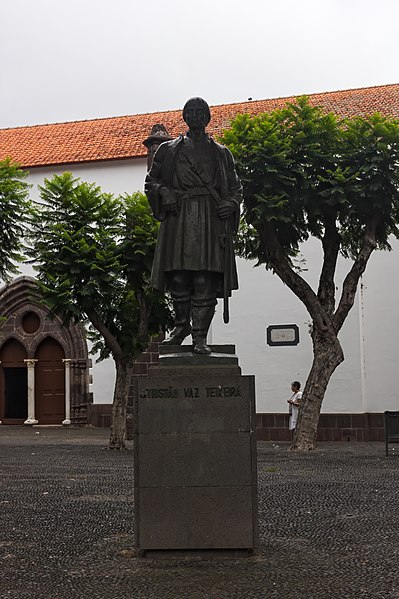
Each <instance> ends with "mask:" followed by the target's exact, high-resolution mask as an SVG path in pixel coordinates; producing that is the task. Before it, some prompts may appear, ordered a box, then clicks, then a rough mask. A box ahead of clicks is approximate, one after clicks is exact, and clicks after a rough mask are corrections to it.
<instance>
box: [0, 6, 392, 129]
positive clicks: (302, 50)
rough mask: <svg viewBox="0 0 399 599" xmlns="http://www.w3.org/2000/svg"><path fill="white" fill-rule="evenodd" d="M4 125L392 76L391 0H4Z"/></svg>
mask: <svg viewBox="0 0 399 599" xmlns="http://www.w3.org/2000/svg"><path fill="white" fill-rule="evenodd" d="M0 19H1V34H0V128H4V127H16V126H20V125H35V124H40V123H54V122H63V121H72V120H82V119H91V118H101V117H110V116H118V115H125V114H137V113H142V112H155V111H162V110H172V109H176V108H181V107H182V106H183V104H184V102H185V101H186V99H187V98H189V97H191V96H194V95H200V96H202V97H204V98H205V99H206V100H207V101H208V102H209V104H225V103H230V102H241V101H245V100H247V99H248V98H249V97H251V98H253V99H263V98H274V97H281V96H289V95H297V94H302V93H312V92H323V91H332V90H337V89H348V88H356V87H365V86H370V85H381V84H387V83H398V82H399V50H398V48H399V44H398V40H399V1H398V0H280V1H278V0H277V1H276V0H244V1H242V0H241V1H240V0H197V1H192V0H144V1H142V0H112V1H111V0H68V1H67V2H65V1H62V2H61V1H60V0H0Z"/></svg>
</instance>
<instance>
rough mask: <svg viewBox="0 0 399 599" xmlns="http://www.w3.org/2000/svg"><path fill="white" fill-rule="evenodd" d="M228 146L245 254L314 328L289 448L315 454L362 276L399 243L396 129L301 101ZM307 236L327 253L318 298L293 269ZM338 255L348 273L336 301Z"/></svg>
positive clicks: (235, 126) (250, 122)
mask: <svg viewBox="0 0 399 599" xmlns="http://www.w3.org/2000/svg"><path fill="white" fill-rule="evenodd" d="M223 142H224V143H225V144H226V145H228V146H229V147H230V149H231V151H232V152H233V154H234V156H235V158H236V160H237V164H238V170H239V174H240V177H241V180H242V182H243V186H244V204H245V206H244V217H245V221H244V223H243V224H242V227H241V231H240V234H239V239H238V248H239V252H240V254H241V255H242V256H244V257H246V258H255V259H256V260H257V261H258V264H265V266H266V268H268V269H272V270H273V272H274V273H276V274H277V275H278V276H279V277H280V279H281V280H282V281H283V282H284V283H285V284H286V285H287V286H288V287H289V288H290V289H291V290H292V291H293V293H295V295H296V296H297V297H298V298H299V299H300V300H301V301H302V302H303V303H304V305H305V307H306V308H307V310H308V312H309V314H310V316H311V319H312V327H311V337H312V342H313V363H312V366H311V369H310V372H309V375H308V378H307V381H306V385H305V388H304V393H303V402H302V407H301V410H300V415H299V420H298V424H297V428H296V431H295V434H294V439H293V444H292V448H293V449H300V450H305V449H312V448H314V447H315V443H316V436H317V426H318V421H319V415H320V409H321V405H322V401H323V398H324V394H325V391H326V388H327V385H328V382H329V380H330V378H331V376H332V374H333V372H334V371H335V369H336V368H337V366H338V365H339V364H340V363H341V362H342V361H343V359H344V354H343V350H342V347H341V344H340V342H339V339H338V335H339V332H340V330H341V328H342V326H343V324H344V322H345V319H346V317H347V316H348V313H349V311H350V310H351V308H352V306H353V303H354V300H355V295H356V289H357V286H358V282H359V280H360V277H361V276H362V274H363V273H364V271H365V268H366V266H367V262H368V260H369V258H370V256H371V254H372V252H373V251H374V250H376V249H380V250H389V249H390V243H389V239H390V236H394V237H399V234H398V222H399V121H398V120H395V119H390V118H386V117H383V116H381V115H379V114H374V115H372V116H368V117H364V118H363V117H357V118H353V119H350V120H339V119H338V118H337V116H335V115H333V114H325V113H323V112H322V110H321V109H319V108H317V107H312V106H311V105H310V104H309V102H308V100H307V99H306V98H299V99H298V101H297V103H296V104H287V106H286V107H285V108H284V109H282V110H276V111H274V112H271V113H267V114H262V115H259V116H256V117H250V116H249V115H239V116H238V117H237V118H236V119H235V120H234V121H233V122H232V125H231V129H230V130H228V131H226V132H225V133H224V136H223ZM310 236H314V237H316V238H318V239H319V240H320V242H321V249H322V253H323V262H322V267H321V272H320V277H319V283H318V288H317V289H312V288H311V287H310V285H309V284H308V283H307V282H306V280H305V279H304V278H303V277H302V276H301V273H300V272H299V271H298V268H296V267H295V266H296V265H295V257H297V256H298V253H299V249H300V246H301V244H302V243H303V242H305V241H306V240H307V239H308V238H309V237H310ZM339 254H342V255H343V256H344V257H346V258H349V259H350V260H351V263H350V264H351V266H350V268H349V269H348V272H347V274H346V276H345V279H344V282H343V285H342V291H341V293H340V297H336V290H337V285H336V280H335V277H336V267H337V260H338V256H339Z"/></svg>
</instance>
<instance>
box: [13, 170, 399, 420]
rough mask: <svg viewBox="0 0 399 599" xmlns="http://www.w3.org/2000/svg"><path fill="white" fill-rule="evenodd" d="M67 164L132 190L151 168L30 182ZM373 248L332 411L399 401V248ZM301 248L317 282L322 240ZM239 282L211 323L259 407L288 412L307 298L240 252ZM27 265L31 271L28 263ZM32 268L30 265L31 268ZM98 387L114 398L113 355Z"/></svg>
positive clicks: (305, 345)
mask: <svg viewBox="0 0 399 599" xmlns="http://www.w3.org/2000/svg"><path fill="white" fill-rule="evenodd" d="M66 170H69V171H71V172H73V173H74V175H75V176H77V177H80V178H81V179H82V180H84V181H88V182H96V183H97V184H98V185H100V186H101V187H102V189H103V190H104V191H108V192H113V193H124V192H128V193H131V192H133V191H137V190H142V189H143V182H144V177H145V172H146V161H145V159H140V160H126V161H113V162H103V163H93V164H88V165H79V166H62V167H56V168H52V169H43V168H40V169H32V170H31V173H30V176H29V182H30V183H32V184H33V185H34V188H33V190H32V196H33V197H37V185H38V184H41V183H42V182H43V179H44V177H51V176H52V174H53V173H60V172H64V171H66ZM394 248H395V249H394V251H393V252H391V253H386V252H380V253H375V254H374V255H373V256H372V257H371V259H370V262H369V265H368V267H367V272H366V274H365V276H364V278H363V290H362V293H358V295H357V298H356V302H355V305H354V307H353V309H352V311H351V313H350V315H349V317H348V319H347V321H346V322H345V324H344V326H343V329H342V331H341V334H340V340H341V343H342V345H343V349H344V353H345V361H344V363H343V364H341V365H340V366H339V367H338V369H337V370H336V372H335V373H334V375H333V377H332V379H331V382H330V385H329V388H328V390H327V394H326V397H325V401H324V405H323V411H324V412H330V413H345V412H348V413H349V412H365V411H371V412H373V411H374V412H381V411H383V410H385V409H391V410H393V409H399V394H398V393H397V389H396V388H397V383H396V374H397V370H398V368H397V364H398V355H399V352H398V349H397V346H398V342H397V339H399V318H398V308H397V303H398V300H397V298H398V297H399V277H398V276H397V275H398V267H397V264H398V250H399V244H398V243H397V242H395V243H394ZM302 251H303V255H304V257H305V258H306V267H307V268H308V271H307V272H305V273H303V275H304V277H305V278H306V279H307V280H308V282H309V283H310V284H311V285H312V287H313V289H316V288H317V281H318V277H319V273H320V263H321V250H320V244H319V242H318V241H317V240H315V239H312V240H310V241H309V242H307V243H306V244H304V246H303V248H302ZM347 270H348V263H347V262H346V261H345V260H343V259H341V260H340V261H339V266H338V281H337V284H338V286H340V284H341V282H342V278H343V276H344V275H345V274H346V272H347ZM238 271H239V281H240V289H239V290H238V291H237V292H235V293H234V295H233V298H232V299H231V302H230V323H229V325H227V326H226V325H224V324H223V321H222V302H221V303H220V304H219V306H218V308H217V313H216V316H215V319H214V321H213V324H212V331H211V338H212V342H213V343H233V344H235V345H236V347H237V354H238V356H239V360H240V364H241V367H242V371H243V373H244V374H254V375H255V377H256V391H257V410H258V411H259V412H280V411H281V412H285V411H286V405H287V404H286V399H287V397H288V396H289V395H290V383H291V381H292V380H295V379H298V380H300V381H301V382H302V383H303V384H304V382H305V380H306V377H307V374H308V371H309V369H310V365H311V360H312V346H311V340H310V337H309V332H308V324H309V321H310V317H309V315H308V314H307V312H306V310H305V308H304V307H303V304H302V303H301V302H300V301H299V300H298V299H297V298H296V297H295V296H294V295H293V294H292V292H291V291H290V290H289V289H288V288H287V287H285V286H284V285H283V283H282V282H281V281H280V279H279V278H278V277H277V276H276V275H273V274H272V273H270V272H268V271H266V270H265V269H264V268H263V267H258V268H254V267H253V264H252V263H250V262H246V261H244V260H241V259H239V260H238ZM24 272H25V271H24ZM28 272H29V274H31V271H30V270H29V269H28V271H26V274H28ZM270 324H274V325H276V324H297V325H298V327H299V330H300V343H299V344H298V345H297V346H292V347H291V346H286V347H269V346H268V345H267V344H266V328H267V326H268V325H270ZM92 373H93V381H94V384H93V391H94V401H95V402H96V403H108V402H110V401H112V392H113V384H114V367H113V362H112V360H108V361H106V362H102V363H101V364H98V365H94V366H93V370H92Z"/></svg>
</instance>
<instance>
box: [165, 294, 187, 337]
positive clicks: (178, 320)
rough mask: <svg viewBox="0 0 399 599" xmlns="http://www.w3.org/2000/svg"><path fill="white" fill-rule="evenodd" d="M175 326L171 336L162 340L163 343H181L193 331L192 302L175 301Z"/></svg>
mask: <svg viewBox="0 0 399 599" xmlns="http://www.w3.org/2000/svg"><path fill="white" fill-rule="evenodd" d="M173 308H174V311H175V326H174V328H173V329H172V331H171V332H170V334H169V337H168V338H167V339H165V341H162V345H181V344H182V343H183V341H184V339H185V338H186V337H188V335H189V334H190V333H191V324H190V312H191V303H190V302H174V303H173Z"/></svg>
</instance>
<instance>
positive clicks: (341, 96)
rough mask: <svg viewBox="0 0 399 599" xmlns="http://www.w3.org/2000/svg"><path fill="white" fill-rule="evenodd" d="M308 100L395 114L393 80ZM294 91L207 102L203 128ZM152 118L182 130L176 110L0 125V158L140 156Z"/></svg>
mask: <svg viewBox="0 0 399 599" xmlns="http://www.w3.org/2000/svg"><path fill="white" fill-rule="evenodd" d="M309 99H310V101H311V103H312V104H313V105H318V106H321V107H322V108H323V109H325V110H326V111H332V112H335V113H336V114H338V115H340V116H342V117H348V116H354V115H365V114H371V113H373V112H377V111H378V112H381V113H382V114H386V115H391V116H395V117H399V83H398V84H392V85H381V86H375V87H366V88H360V89H350V90H344V91H335V92H325V93H317V94H310V95H309ZM293 100H295V96H292V97H288V98H276V99H271V100H256V101H250V102H242V103H237V104H222V105H219V106H213V107H212V121H211V122H210V124H209V126H208V132H209V133H211V134H212V135H218V134H220V133H221V131H222V130H223V129H225V128H227V127H228V125H229V122H230V121H231V119H232V118H233V117H234V116H235V115H236V114H238V113H243V112H244V113H245V112H246V113H249V114H251V115H254V114H258V113H261V112H268V111H270V110H273V109H275V108H280V107H282V106H283V105H284V104H285V103H286V102H289V101H293ZM155 123H163V124H164V125H165V127H166V128H167V129H168V131H169V133H170V134H171V135H173V136H177V135H178V134H179V133H181V132H184V131H185V128H186V127H185V124H184V122H183V120H182V117H181V110H180V109H179V110H173V111H168V112H153V113H149V114H138V115H132V116H122V117H111V118H104V119H96V120H92V121H75V122H70V123H57V124H53V125H36V126H33V127H17V128H14V129H0V159H3V158H5V157H6V156H11V157H12V158H13V160H15V161H17V162H18V163H19V164H21V165H22V166H23V167H35V166H36V167H38V166H48V165H57V164H74V163H83V162H96V161H100V160H116V159H124V158H140V157H143V156H145V155H146V148H145V146H144V145H143V140H144V139H145V138H146V137H147V136H148V135H149V133H150V131H151V127H152V126H153V125H154V124H155Z"/></svg>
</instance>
